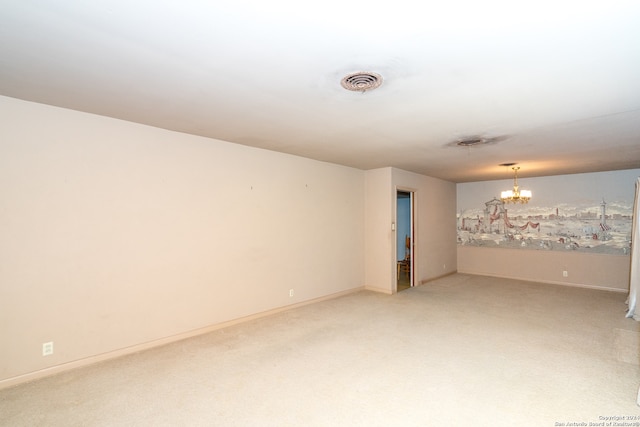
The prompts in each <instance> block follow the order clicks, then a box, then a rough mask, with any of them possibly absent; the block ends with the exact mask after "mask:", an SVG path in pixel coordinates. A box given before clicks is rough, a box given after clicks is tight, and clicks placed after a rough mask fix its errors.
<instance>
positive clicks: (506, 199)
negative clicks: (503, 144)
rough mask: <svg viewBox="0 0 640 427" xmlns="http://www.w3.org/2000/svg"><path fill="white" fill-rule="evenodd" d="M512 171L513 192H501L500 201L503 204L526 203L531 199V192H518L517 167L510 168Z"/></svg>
mask: <svg viewBox="0 0 640 427" xmlns="http://www.w3.org/2000/svg"><path fill="white" fill-rule="evenodd" d="M511 169H513V171H514V174H515V176H514V178H513V190H507V191H503V192H502V193H501V194H500V200H502V202H503V203H528V202H529V200H530V199H531V191H529V190H520V188H519V187H518V170H519V169H520V167H519V166H516V167H513V168H511Z"/></svg>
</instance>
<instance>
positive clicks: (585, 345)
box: [0, 274, 640, 427]
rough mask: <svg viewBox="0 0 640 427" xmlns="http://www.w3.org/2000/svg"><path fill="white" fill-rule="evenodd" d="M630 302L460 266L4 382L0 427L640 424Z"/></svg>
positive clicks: (639, 369)
mask: <svg viewBox="0 0 640 427" xmlns="http://www.w3.org/2000/svg"><path fill="white" fill-rule="evenodd" d="M625 298H626V296H625V295H624V294H621V293H615V292H606V291H597V290H590V289H581V288H571V287H563V286H556V285H546V284H540V283H532V282H522V281H514V280H506V279H497V278H489V277H480V276H471V275H464V274H455V275H451V276H447V277H444V278H441V279H438V280H435V281H432V282H429V283H427V284H425V285H422V286H418V287H414V288H410V289H407V290H405V291H403V292H400V293H398V294H395V295H385V294H379V293H374V292H368V291H362V292H357V293H353V294H349V295H346V296H342V297H340V298H335V299H332V300H328V301H323V302H319V303H316V304H311V305H307V306H304V307H300V308H296V309H292V310H288V311H285V312H281V313H278V314H274V315H271V316H268V317H264V318H261V319H258V320H253V321H248V322H245V323H242V324H238V325H234V326H232V327H229V328H225V329H221V330H217V331H214V332H211V333H208V334H205V335H200V336H197V337H194V338H190V339H187V340H183V341H179V342H175V343H172V344H169V345H165V346H162V347H158V348H154V349H151V350H147V351H144V352H140V353H136V354H132V355H129V356H124V357H120V358H117V359H113V360H109V361H106V362H102V363H98V364H95V365H91V366H87V367H84V368H79V369H75V370H72V371H68V372H64V373H61V374H58V375H55V376H51V377H47V378H43V379H40V380H37V381H33V382H30V383H26V384H21V385H18V386H15V387H12V388H8V389H4V390H0V425H2V426H467V425H468V426H493V427H495V426H514V425H526V426H549V427H551V426H560V425H570V424H569V423H584V425H590V424H589V423H592V425H607V424H606V423H607V422H611V423H612V424H609V425H616V424H613V422H621V423H622V422H627V423H629V424H628V425H640V407H638V406H637V404H636V397H637V392H638V386H640V366H639V364H640V363H639V362H640V359H639V347H640V339H639V337H640V325H639V323H640V322H636V321H634V320H631V319H627V318H625V310H626V305H625ZM608 417H612V418H608ZM618 417H626V419H617V418H618ZM597 423H603V424H597ZM633 423H636V424H633ZM577 425H581V424H577ZM620 425H624V424H620Z"/></svg>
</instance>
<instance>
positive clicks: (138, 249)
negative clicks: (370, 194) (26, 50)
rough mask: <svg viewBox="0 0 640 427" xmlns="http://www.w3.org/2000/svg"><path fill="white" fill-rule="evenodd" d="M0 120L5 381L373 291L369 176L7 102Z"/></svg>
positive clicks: (0, 311) (1, 359) (1, 363)
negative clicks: (368, 272)
mask: <svg viewBox="0 0 640 427" xmlns="http://www.w3.org/2000/svg"><path fill="white" fill-rule="evenodd" d="M0 115H1V117H2V121H3V124H2V126H0V194H2V197H1V198H2V201H1V208H0V348H1V351H0V385H2V384H7V383H10V382H12V381H15V379H16V378H26V379H28V376H29V375H30V374H31V373H34V372H44V371H43V370H47V369H49V368H52V367H60V366H65V364H74V363H77V361H79V360H80V361H81V360H86V359H91V358H95V357H96V356H97V355H101V354H110V352H111V353H113V352H117V351H121V350H123V349H124V350H125V351H126V349H128V348H129V349H131V348H133V349H135V348H137V347H136V346H140V345H141V344H144V343H149V342H154V340H163V339H166V338H167V337H172V336H179V335H180V334H185V333H188V332H189V331H194V330H198V329H199V328H206V327H208V326H210V325H215V324H220V323H221V322H226V321H229V320H232V319H238V318H242V317H243V316H248V315H253V314H256V313H260V312H264V311H267V310H272V309H277V308H279V307H286V306H289V305H291V304H295V303H300V302H303V301H309V300H312V299H314V298H319V297H324V296H328V295H333V294H336V293H340V292H345V291H349V290H352V289H358V288H362V286H364V282H365V245H364V242H365V229H364V220H363V219H364V207H365V205H364V201H365V193H364V191H365V173H364V172H363V171H360V170H357V169H352V168H347V167H341V166H337V165H333V164H328V163H323V162H318V161H313V160H309V159H304V158H300V157H295V156H290V155H285V154H279V153H274V152H270V151H265V150H259V149H254V148H249V147H245V146H241V145H236V144H230V143H225V142H221V141H216V140H211V139H206V138H201V137H196V136H191V135H185V134H180V133H175V132H170V131H165V130H161V129H156V128H151V127H147V126H142V125H138V124H133V123H128V122H123V121H119V120H114V119H110V118H106V117H100V116H95V115H90V114H84V113H79V112H75V111H71V110H65V109H59V108H54V107H50V106H46V105H41V104H34V103H28V102H23V101H18V100H15V99H11V98H6V97H0ZM290 289H294V296H293V297H290V296H289V290H290ZM47 341H53V342H54V354H53V355H51V356H46V357H43V356H42V343H44V342H47ZM25 375H26V377H21V376H25Z"/></svg>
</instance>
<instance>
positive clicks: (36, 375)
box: [0, 287, 365, 390]
mask: <svg viewBox="0 0 640 427" xmlns="http://www.w3.org/2000/svg"><path fill="white" fill-rule="evenodd" d="M363 290H365V287H358V288H353V289H348V290H346V291H341V292H337V293H334V294H330V295H326V296H323V297H318V298H314V299H310V300H307V301H302V302H299V303H296V304H291V305H287V306H284V307H279V308H275V309H272V310H267V311H264V312H261V313H256V314H252V315H249V316H245V317H241V318H238V319H234V320H229V321H227V322H222V323H217V324H215V325H209V326H205V327H203V328H199V329H194V330H191V331H187V332H183V333H180V334H177V335H172V336H169V337H166V338H161V339H157V340H153V341H149V342H145V343H140V344H136V345H133V346H130V347H125V348H121V349H118V350H113V351H109V352H107V353H102V354H97V355H95V356H90V357H86V358H83V359H79V360H74V361H71V362H66V363H62V364H60V365H56V366H51V367H48V368H45V369H40V370H37V371H33V372H29V373H26V374H23V375H18V376H15V377H11V378H7V379H4V380H0V390H2V389H4V388H9V387H13V386H16V385H19V384H23V383H26V382H30V381H35V380H38V379H41V378H45V377H48V376H51V375H55V374H59V373H62V372H65V371H69V370H72V369H76V368H81V367H84V366H89V365H93V364H95V363H98V362H103V361H105V360H109V359H115V358H117V357H121V356H126V355H128V354H133V353H138V352H140V351H144V350H149V349H151V348H154V347H160V346H162V345H166V344H170V343H173V342H176V341H181V340H184V339H187V338H191V337H195V336H198V335H203V334H206V333H209V332H213V331H216V330H218V329H222V328H228V327H230V326H233V325H237V324H239V323H243V322H248V321H250V320H255V319H259V318H262V317H267V316H270V315H273V314H276V313H281V312H283V311H287V310H293V309H295V308H298V307H303V306H305V305H309V304H315V303H318V302H321V301H326V300H330V299H334V298H338V297H341V296H344V295H349V294H352V293H355V292H359V291H363Z"/></svg>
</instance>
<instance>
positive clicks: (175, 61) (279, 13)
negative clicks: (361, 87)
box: [0, 0, 640, 182]
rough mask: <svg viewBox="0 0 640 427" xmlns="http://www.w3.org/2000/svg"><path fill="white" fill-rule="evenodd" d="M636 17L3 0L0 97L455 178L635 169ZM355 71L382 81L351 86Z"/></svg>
mask: <svg viewBox="0 0 640 427" xmlns="http://www.w3.org/2000/svg"><path fill="white" fill-rule="evenodd" d="M638 23H640V2H637V1H626V2H625V1H611V2H604V1H602V2H589V1H581V2H577V1H576V2H573V1H562V2H559V1H553V2H551V1H544V0H543V1H538V2H530V3H528V4H523V3H521V2H513V1H491V0H488V1H484V2H476V1H455V0H452V1H447V2H437V3H436V2H414V1H406V0H398V1H395V2H384V3H383V2H379V3H378V2H376V1H373V0H372V1H361V0H352V1H350V2H344V1H342V2H338V1H335V0H327V1H324V2H316V3H315V4H308V3H306V2H290V1H282V0H274V1H269V2H265V1H258V0H244V1H243V0H236V1H233V2H230V1H229V2H226V1H196V0H184V1H180V2H177V1H173V2H170V1H137V0H126V1H124V0H112V1H102V0H93V1H81V0H65V1H59V2H52V1H49V0H41V1H37V0H0V94H2V95H6V96H10V97H15V98H20V99H24V100H29V101H35V102H41V103H45V104H51V105H56V106H60V107H66V108H71V109H75V110H80V111H86V112H90V113H95V114H101V115H105V116H110V117H115V118H119V119H124V120H129V121H133V122H139V123H144V124H148V125H152V126H157V127H161V128H166V129H171V130H175V131H180V132H186V133H191V134H196V135H203V136H208V137H212V138H217V139H221V140H225V141H230V142H235V143H239V144H245V145H250V146H255V147H262V148H266V149H270V150H275V151H281V152H286V153H291V154H296V155H300V156H304V157H310V158H314V159H318V160H323V161H328V162H333V163H338V164H343V165H348V166H353V167H357V168H361V169H371V168H378V167H385V166H393V167H397V168H401V169H405V170H408V171H414V172H417V173H421V174H425V175H429V176H433V177H438V178H442V179H446V180H450V181H454V182H468V181H479V180H489V179H505V178H510V177H511V171H510V169H508V168H505V167H503V166H498V165H499V164H501V163H505V162H517V163H518V164H519V165H520V166H521V170H520V176H521V177H527V176H541V175H556V174H567V173H578V172H595V171H604V170H619V169H631V168H639V167H640V77H639V76H640V42H639V40H640V25H639V24H638ZM357 71H370V72H375V73H378V74H380V75H381V76H382V78H383V84H382V85H381V86H380V87H379V88H377V89H375V90H373V91H370V92H364V93H361V92H353V91H347V90H345V89H344V88H343V87H342V86H341V85H340V80H341V79H342V77H344V76H345V75H347V74H349V73H352V72H357ZM468 137H483V138H487V139H489V140H490V141H492V142H490V143H488V144H485V145H482V146H475V147H458V146H456V145H455V144H452V143H453V142H455V141H456V140H458V139H461V138H468Z"/></svg>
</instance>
